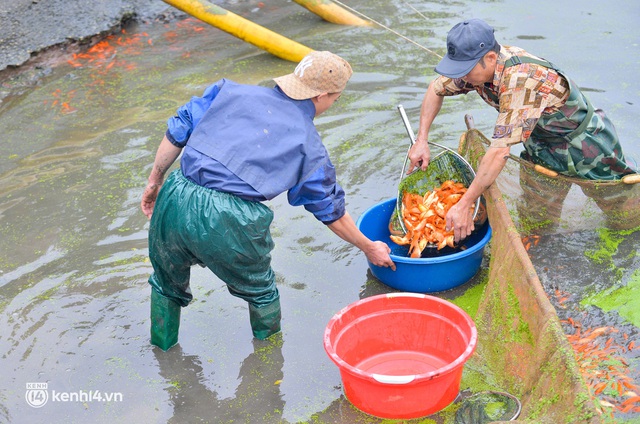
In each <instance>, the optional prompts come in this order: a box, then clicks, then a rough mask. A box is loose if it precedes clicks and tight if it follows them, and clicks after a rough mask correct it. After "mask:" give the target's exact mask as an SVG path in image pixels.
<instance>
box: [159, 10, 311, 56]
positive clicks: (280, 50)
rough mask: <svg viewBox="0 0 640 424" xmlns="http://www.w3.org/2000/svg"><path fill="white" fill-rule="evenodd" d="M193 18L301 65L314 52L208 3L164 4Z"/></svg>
mask: <svg viewBox="0 0 640 424" xmlns="http://www.w3.org/2000/svg"><path fill="white" fill-rule="evenodd" d="M163 1H164V2H165V3H167V4H170V5H171V6H173V7H175V8H176V9H180V10H182V11H183V12H186V13H188V14H189V15H191V16H193V17H194V18H198V19H200V20H201V21H203V22H206V23H208V24H209V25H213V26H214V27H216V28H218V29H221V30H222V31H224V32H227V33H229V34H231V35H233V36H234V37H238V38H240V39H242V40H244V41H246V42H247V43H250V44H253V45H254V46H256V47H258V48H260V49H262V50H265V51H267V52H269V53H271V54H272V55H274V56H277V57H279V58H281V59H285V60H289V61H291V62H300V61H301V60H302V58H304V57H305V56H306V55H307V54H309V53H311V52H312V51H313V49H310V48H309V47H307V46H304V45H302V44H299V43H296V42H295V41H292V40H290V39H288V38H286V37H283V36H282V35H280V34H277V33H275V32H273V31H270V30H268V29H266V28H264V27H262V26H260V25H257V24H254V23H253V22H251V21H249V20H247V19H244V18H243V17H241V16H238V15H236V14H234V13H232V12H229V11H227V10H225V9H223V8H221V7H219V6H216V5H214V4H211V3H209V2H208V1H207V0H163Z"/></svg>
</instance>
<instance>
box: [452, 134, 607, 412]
mask: <svg viewBox="0 0 640 424" xmlns="http://www.w3.org/2000/svg"><path fill="white" fill-rule="evenodd" d="M483 138H484V140H483ZM485 144H486V138H485V137H484V136H483V135H482V133H481V132H479V131H477V130H468V131H466V132H465V133H464V134H462V136H461V137H460V144H459V148H458V150H459V152H460V153H461V154H462V155H463V156H464V157H465V158H466V159H467V160H468V161H469V163H470V164H471V165H472V166H473V167H474V169H477V167H478V164H479V162H480V159H481V158H482V156H483V155H484V152H485ZM484 197H485V200H486V204H487V212H488V215H489V222H490V223H491V227H492V229H493V238H492V240H491V247H490V262H489V276H488V282H487V286H486V288H485V292H484V294H483V296H482V298H481V301H480V305H479V308H478V312H477V315H476V316H475V318H474V320H475V323H476V326H477V329H478V340H479V341H478V347H477V351H476V352H477V354H476V355H475V356H474V357H473V358H472V359H471V361H470V363H471V362H472V361H480V362H481V363H482V366H486V367H489V368H490V371H491V373H492V375H494V376H495V377H496V379H497V380H498V383H499V384H500V385H501V386H502V387H503V388H504V390H506V391H507V392H509V393H511V394H513V395H515V396H516V397H517V398H518V399H520V401H521V403H522V411H521V413H520V416H519V417H518V419H517V420H516V421H513V422H538V423H555V424H558V423H576V422H581V423H599V422H601V421H600V417H599V414H598V412H597V411H596V409H595V406H594V403H593V401H592V400H591V395H590V393H589V390H588V388H587V385H586V383H585V382H584V380H583V378H582V376H581V374H580V370H579V367H578V364H577V362H576V359H575V356H574V353H573V349H572V347H571V345H570V343H569V341H568V340H567V338H566V336H565V334H564V331H563V329H562V326H561V324H560V320H559V318H558V316H557V314H556V311H555V309H554V307H553V306H552V305H551V303H550V301H549V299H548V298H547V296H546V294H545V292H544V289H543V287H542V284H541V282H540V280H539V278H538V275H537V273H536V271H535V269H534V267H533V264H532V263H531V260H530V259H529V255H528V254H527V252H526V250H525V248H524V246H523V244H522V241H521V236H520V234H519V233H518V231H517V229H516V227H515V225H514V222H513V221H512V219H511V216H510V214H509V210H508V208H507V206H506V204H505V202H504V200H503V197H502V193H501V191H500V189H499V188H498V187H497V185H496V184H492V185H491V187H490V188H489V189H488V190H487V191H486V192H485V193H484Z"/></svg>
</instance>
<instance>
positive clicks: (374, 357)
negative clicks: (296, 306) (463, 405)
mask: <svg viewBox="0 0 640 424" xmlns="http://www.w3.org/2000/svg"><path fill="white" fill-rule="evenodd" d="M477 340H478V333H477V330H476V326H475V324H474V323H473V321H472V320H471V318H470V317H469V315H467V313H465V312H464V311H463V310H462V309H460V308H459V307H457V306H456V305H454V304H453V303H451V302H447V301H446V300H443V299H440V298H438V297H434V296H429V295H425V294H418V293H390V294H383V295H378V296H372V297H368V298H366V299H363V300H360V301H358V302H355V303H352V304H351V305H349V306H347V307H345V308H344V309H342V310H341V311H340V312H338V313H337V314H336V315H334V316H333V318H332V319H331V320H330V321H329V323H328V324H327V327H326V329H325V333H324V348H325V350H326V352H327V354H328V355H329V357H330V358H331V360H332V361H333V362H334V363H335V364H336V365H337V366H338V368H339V370H340V375H341V378H342V385H343V390H344V394H345V396H346V397H347V399H348V400H349V401H350V402H351V403H352V404H353V405H354V406H355V407H357V408H358V409H360V410H361V411H363V412H366V413H367V414H370V415H374V416H376V417H380V418H387V419H411V418H420V417H424V416H427V415H431V414H434V413H436V412H438V411H440V410H442V409H443V408H445V407H446V406H448V405H449V404H451V403H452V402H453V401H454V400H455V398H456V397H457V395H458V392H459V390H460V380H461V379H462V371H463V367H464V364H465V362H466V361H467V360H468V359H469V357H470V356H471V354H472V353H473V352H474V351H475V347H476V344H477Z"/></svg>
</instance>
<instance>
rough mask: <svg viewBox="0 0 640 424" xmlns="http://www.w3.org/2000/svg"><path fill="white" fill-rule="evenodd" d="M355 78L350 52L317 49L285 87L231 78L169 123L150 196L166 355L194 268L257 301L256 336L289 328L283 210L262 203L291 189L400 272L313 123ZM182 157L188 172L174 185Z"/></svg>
mask: <svg viewBox="0 0 640 424" xmlns="http://www.w3.org/2000/svg"><path fill="white" fill-rule="evenodd" d="M351 74H352V70H351V66H350V65H349V63H347V61H345V60H344V59H342V58H341V57H339V56H337V55H335V54H333V53H330V52H327V51H322V52H311V53H309V54H308V55H307V56H306V57H304V58H303V59H302V61H301V62H300V63H299V64H298V65H297V67H296V68H295V71H294V72H293V73H291V74H288V75H284V76H281V77H278V78H275V79H274V80H275V82H276V84H277V85H276V86H275V87H274V88H267V87H259V86H253V85H243V84H237V83H235V82H233V81H230V80H226V79H222V80H220V81H218V82H216V83H215V84H213V85H211V86H210V87H208V88H207V89H206V90H205V92H204V94H203V95H202V97H194V98H192V99H191V101H190V102H188V103H187V104H185V105H183V106H182V107H180V108H179V109H178V111H177V114H176V116H174V117H172V118H171V119H169V121H168V128H167V131H166V133H165V137H164V139H163V140H162V142H161V143H160V147H159V149H158V152H157V154H156V157H155V161H154V164H153V168H152V170H151V174H150V176H149V184H148V185H147V187H146V188H145V190H144V193H143V195H142V202H141V208H142V211H143V212H144V214H145V215H146V216H147V217H149V218H150V219H151V225H150V228H149V257H150V259H151V264H152V265H153V270H154V272H153V274H152V275H151V276H150V278H149V283H150V284H151V286H152V290H151V343H152V344H154V345H156V346H159V347H160V348H162V349H163V350H167V349H169V348H170V347H171V346H173V345H174V344H175V343H177V340H178V325H179V322H180V308H181V307H184V306H187V305H188V304H189V302H190V301H191V300H192V298H193V296H192V294H191V291H190V287H189V277H190V268H191V266H192V265H195V264H200V265H203V266H206V267H207V268H209V269H210V270H211V271H212V272H213V273H215V274H216V275H217V276H218V277H219V278H220V279H221V280H223V281H224V282H225V283H226V284H227V288H228V289H229V292H230V293H231V294H232V295H234V296H236V297H239V298H241V299H244V300H245V301H247V302H248V307H249V320H250V324H251V328H252V331H253V335H254V336H255V337H256V338H258V339H265V338H267V337H269V336H270V335H272V334H275V333H277V332H278V331H280V317H281V311H280V297H279V294H278V289H277V287H276V283H275V274H274V272H273V270H272V268H271V250H272V249H273V247H274V243H273V240H272V238H271V234H270V229H269V226H270V224H271V221H272V219H273V212H272V211H271V209H269V208H268V207H267V206H266V205H264V204H263V202H264V201H266V200H270V199H273V198H274V197H276V196H278V195H279V194H281V193H284V192H287V197H288V201H289V203H290V204H291V205H293V206H304V208H305V209H306V210H307V211H309V212H311V213H312V214H313V215H314V216H315V217H316V219H318V220H319V221H321V222H322V223H324V224H326V225H327V227H328V228H329V229H330V230H331V231H333V232H334V233H335V234H336V235H338V236H339V237H340V238H342V239H343V240H345V241H347V242H349V243H351V244H353V245H355V246H356V247H358V248H359V249H360V250H362V251H363V252H364V254H365V255H366V257H367V259H368V260H369V261H371V262H372V263H374V264H376V265H378V266H385V267H391V268H392V269H394V270H395V265H394V263H393V261H392V260H391V257H390V256H389V253H390V249H389V247H388V246H387V244H386V243H384V242H380V241H371V240H369V239H368V238H367V237H366V236H365V235H364V234H362V233H361V232H360V230H358V228H357V227H356V225H355V223H354V221H353V219H352V218H351V216H350V215H349V213H348V212H347V211H346V210H345V193H344V191H343V189H342V188H341V187H340V185H339V184H338V183H337V181H336V173H335V168H334V167H333V164H332V163H331V161H330V159H329V156H328V153H327V150H326V148H325V147H324V145H323V144H322V140H321V138H320V135H319V134H318V132H317V130H316V128H315V125H314V123H313V119H314V117H316V116H318V115H320V114H321V113H323V112H325V111H326V110H327V109H329V107H331V105H333V103H334V102H335V101H336V100H338V98H339V97H340V94H341V93H342V91H343V90H344V88H345V86H346V84H347V82H348V80H349V78H350V77H351ZM180 153H182V157H181V161H180V169H178V170H174V171H173V172H172V173H171V174H170V175H169V177H168V178H167V180H166V181H164V177H165V173H166V172H167V170H168V169H169V167H170V166H171V165H172V164H173V162H174V161H175V160H176V159H177V158H178V156H179V154H180Z"/></svg>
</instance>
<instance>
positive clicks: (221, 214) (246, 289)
mask: <svg viewBox="0 0 640 424" xmlns="http://www.w3.org/2000/svg"><path fill="white" fill-rule="evenodd" d="M272 220H273V212H272V211H271V210H270V209H269V208H268V207H267V206H265V205H263V204H262V203H260V202H250V201H246V200H243V199H241V198H239V197H237V196H234V195H232V194H228V193H222V192H217V191H214V190H210V189H208V188H205V187H202V186H199V185H197V184H195V183H193V182H192V181H190V180H188V179H186V178H185V177H184V176H183V175H182V172H181V171H180V170H176V171H173V172H172V173H171V174H170V175H169V177H168V178H167V180H166V182H165V183H164V184H163V186H162V189H161V190H160V193H159V194H158V198H157V200H156V204H155V207H154V211H153V215H152V217H151V224H150V228H149V258H150V260H151V264H152V265H153V270H154V272H153V274H152V275H151V276H150V277H149V284H151V286H152V287H153V289H154V290H155V291H156V292H157V294H159V295H161V296H162V297H164V298H167V299H169V300H171V301H172V302H175V303H176V304H177V305H179V306H182V307H184V306H187V305H188V304H189V302H191V300H192V299H193V295H192V294H191V290H190V286H189V279H190V274H191V266H193V265H195V264H198V265H202V266H206V267H207V268H209V269H210V270H211V271H212V272H213V273H214V274H215V275H217V276H218V278H220V279H221V280H222V281H224V282H225V283H226V284H227V288H228V290H229V292H230V293H231V294H232V295H234V296H236V297H239V298H241V299H244V300H245V301H247V302H248V303H249V317H250V323H251V327H252V330H253V334H254V336H255V337H256V338H258V339H264V338H266V337H268V336H270V335H271V334H274V333H277V332H278V331H280V317H281V312H280V296H279V293H278V289H277V287H276V283H275V273H274V272H273V269H272V268H271V250H273V247H274V243H273V239H272V238H271V232H270V230H269V226H270V225H271V222H272ZM156 303H157V302H156ZM169 305H171V304H169ZM152 306H153V305H152ZM153 309H154V308H152V314H153V313H154V311H153ZM155 309H156V313H158V309H159V308H155ZM178 319H179V318H178ZM153 322H155V321H154V320H153V317H152V326H153ZM177 328H178V327H177V326H175V331H176V332H177ZM152 333H153V329H152ZM169 339H171V338H170V337H169ZM176 340H177V338H176Z"/></svg>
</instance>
